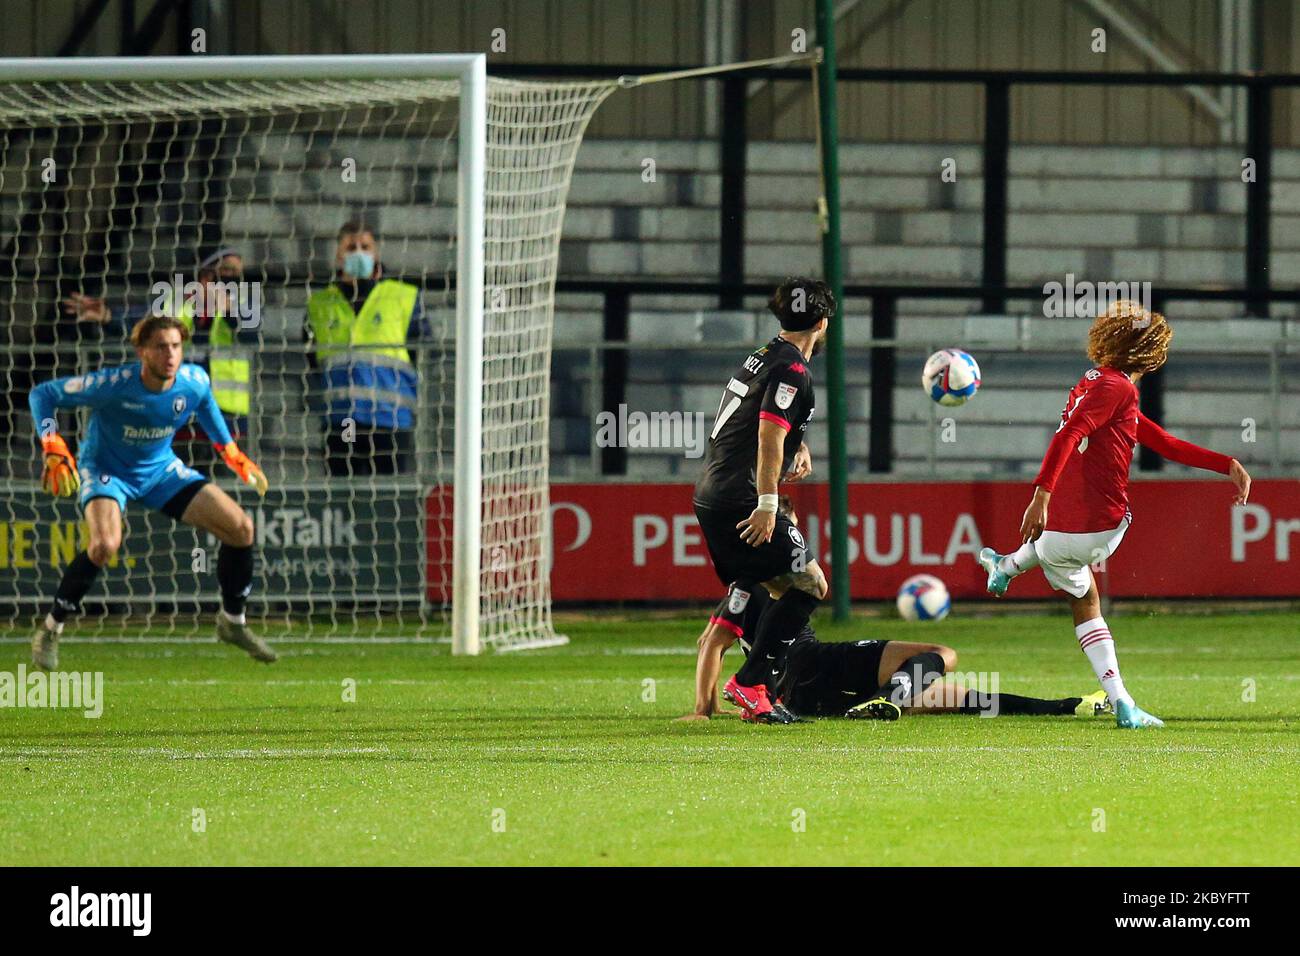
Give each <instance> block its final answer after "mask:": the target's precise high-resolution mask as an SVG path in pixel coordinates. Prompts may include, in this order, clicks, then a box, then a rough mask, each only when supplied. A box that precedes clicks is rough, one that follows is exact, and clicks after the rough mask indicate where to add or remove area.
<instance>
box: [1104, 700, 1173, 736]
mask: <svg viewBox="0 0 1300 956" xmlns="http://www.w3.org/2000/svg"><path fill="white" fill-rule="evenodd" d="M1164 725H1165V722H1164V721H1163V720H1161V719H1160V718H1159V717H1153V716H1152V715H1151V714H1148V713H1147V712H1146V711H1145V710H1143V709H1142V708H1141V707H1139V706H1138V705H1137V704H1135V703H1133V702H1132V701H1123V700H1117V701H1115V726H1116V727H1119V728H1120V729H1122V730H1137V729H1139V728H1142V727H1163V726H1164Z"/></svg>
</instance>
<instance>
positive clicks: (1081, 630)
mask: <svg viewBox="0 0 1300 956" xmlns="http://www.w3.org/2000/svg"><path fill="white" fill-rule="evenodd" d="M1074 635H1075V637H1077V638H1078V639H1079V647H1081V648H1083V653H1084V654H1085V655H1086V656H1087V658H1088V663H1089V664H1091V665H1092V670H1093V673H1095V674H1096V675H1097V680H1098V681H1100V682H1101V689H1102V690H1104V691H1105V692H1106V694H1107V695H1108V696H1109V697H1110V699H1111V702H1112V703H1119V702H1120V701H1125V702H1127V703H1130V704H1131V703H1133V698H1132V696H1130V695H1129V692H1128V691H1127V690H1125V689H1124V679H1123V678H1122V677H1120V676H1119V658H1118V657H1116V656H1115V639H1114V638H1113V637H1111V636H1110V628H1109V627H1107V626H1106V619H1105V618H1102V617H1094V618H1093V619H1092V620H1091V621H1084V622H1083V623H1082V624H1076V625H1075V627H1074Z"/></svg>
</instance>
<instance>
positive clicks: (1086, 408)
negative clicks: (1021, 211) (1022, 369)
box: [1034, 366, 1138, 532]
mask: <svg viewBox="0 0 1300 956" xmlns="http://www.w3.org/2000/svg"><path fill="white" fill-rule="evenodd" d="M1137 432H1138V390H1137V386H1135V385H1134V384H1133V382H1132V381H1131V380H1130V379H1129V377H1128V376H1127V375H1125V374H1124V373H1123V372H1121V371H1119V370H1118V369H1113V368H1107V367H1104V366H1103V367H1101V368H1093V369H1089V370H1088V371H1087V372H1085V373H1084V376H1083V378H1081V379H1079V384H1078V385H1076V386H1074V388H1072V389H1070V396H1069V398H1067V399H1066V402H1065V410H1064V411H1063V412H1061V424H1060V427H1058V428H1057V429H1056V437H1054V438H1053V439H1052V444H1051V446H1049V448H1048V449H1047V455H1046V456H1045V457H1044V458H1043V467H1042V468H1041V469H1040V470H1039V472H1038V477H1036V478H1035V479H1034V484H1035V485H1038V486H1040V487H1042V488H1044V489H1046V490H1047V491H1050V492H1052V501H1051V503H1050V504H1049V505H1048V507H1047V530H1048V531H1067V532H1091V531H1109V530H1110V529H1111V528H1114V527H1116V526H1117V525H1118V524H1119V523H1120V522H1121V521H1123V520H1124V517H1125V516H1126V515H1127V514H1128V472H1129V466H1130V465H1131V464H1132V462H1133V449H1134V448H1135V447H1137Z"/></svg>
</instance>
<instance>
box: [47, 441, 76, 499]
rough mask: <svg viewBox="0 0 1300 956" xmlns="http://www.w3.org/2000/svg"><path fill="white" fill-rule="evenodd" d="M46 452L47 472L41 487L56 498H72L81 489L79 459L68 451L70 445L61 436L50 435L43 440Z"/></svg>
mask: <svg viewBox="0 0 1300 956" xmlns="http://www.w3.org/2000/svg"><path fill="white" fill-rule="evenodd" d="M41 449H42V451H44V452H45V470H44V471H43V472H42V473H41V487H42V488H44V489H45V490H46V491H48V492H49V493H50V494H52V495H54V497H56V498H71V497H72V496H73V495H75V494H76V493H77V491H78V490H79V489H80V488H81V476H80V475H78V474H77V459H75V458H73V457H72V452H70V451H68V443H67V442H65V441H64V440H63V438H62V436H60V435H56V434H53V433H51V434H49V435H46V436H45V437H43V438H42V439H41Z"/></svg>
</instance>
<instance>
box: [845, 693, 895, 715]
mask: <svg viewBox="0 0 1300 956" xmlns="http://www.w3.org/2000/svg"><path fill="white" fill-rule="evenodd" d="M844 716H845V717H848V718H849V719H850V720H898V718H899V717H902V716H903V708H901V707H899V706H898V705H897V704H895V703H894V702H893V701H892V700H890V699H889V698H887V697H873V698H871V700H866V701H863V702H862V703H860V704H854V705H853V706H852V707H850V708H849V709H848V711H846V712H845V714H844Z"/></svg>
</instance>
